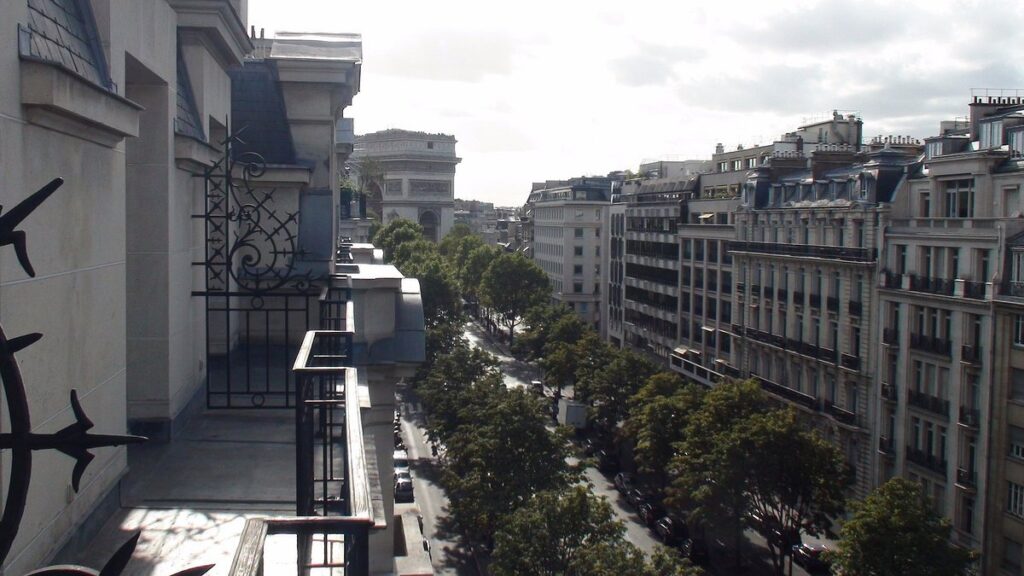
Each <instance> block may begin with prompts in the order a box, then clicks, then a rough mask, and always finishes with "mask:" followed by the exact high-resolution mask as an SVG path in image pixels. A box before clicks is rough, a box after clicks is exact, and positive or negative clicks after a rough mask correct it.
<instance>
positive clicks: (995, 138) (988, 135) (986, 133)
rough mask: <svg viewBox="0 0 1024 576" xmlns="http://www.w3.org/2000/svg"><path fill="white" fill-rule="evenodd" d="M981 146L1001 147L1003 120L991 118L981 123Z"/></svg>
mask: <svg viewBox="0 0 1024 576" xmlns="http://www.w3.org/2000/svg"><path fill="white" fill-rule="evenodd" d="M979 131H980V133H981V134H980V136H979V138H978V139H979V140H980V143H981V147H982V148H983V149H984V148H999V147H1000V146H1002V145H1003V120H1002V119H1001V118H1000V119H999V120H989V121H986V122H982V123H981V124H980V130H979Z"/></svg>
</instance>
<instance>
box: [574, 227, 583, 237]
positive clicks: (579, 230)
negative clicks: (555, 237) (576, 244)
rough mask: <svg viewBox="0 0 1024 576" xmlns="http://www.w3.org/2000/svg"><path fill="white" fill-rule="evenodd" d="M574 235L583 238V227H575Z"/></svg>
mask: <svg viewBox="0 0 1024 576" xmlns="http://www.w3.org/2000/svg"><path fill="white" fill-rule="evenodd" d="M573 236H575V237H576V238H583V228H576V229H574V230H573Z"/></svg>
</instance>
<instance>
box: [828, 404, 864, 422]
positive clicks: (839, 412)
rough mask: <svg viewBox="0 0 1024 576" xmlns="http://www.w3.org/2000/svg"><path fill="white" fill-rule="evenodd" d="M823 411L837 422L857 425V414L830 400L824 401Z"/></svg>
mask: <svg viewBox="0 0 1024 576" xmlns="http://www.w3.org/2000/svg"><path fill="white" fill-rule="evenodd" d="M825 412H827V413H828V414H829V415H831V416H832V417H833V418H835V419H836V421H837V422H840V423H842V424H846V425H847V426H857V414H856V413H854V412H851V411H849V410H847V409H846V408H843V407H841V406H839V405H837V404H833V403H832V402H826V403H825Z"/></svg>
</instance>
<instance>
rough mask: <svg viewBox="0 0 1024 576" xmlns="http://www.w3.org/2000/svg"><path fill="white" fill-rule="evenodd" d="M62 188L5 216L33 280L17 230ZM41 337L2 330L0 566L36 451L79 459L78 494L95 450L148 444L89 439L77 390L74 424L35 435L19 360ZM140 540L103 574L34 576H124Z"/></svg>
mask: <svg viewBox="0 0 1024 576" xmlns="http://www.w3.org/2000/svg"><path fill="white" fill-rule="evenodd" d="M63 183H64V181H63V180H62V179H60V178H56V179H54V180H52V181H51V182H50V183H49V184H47V185H46V186H43V187H42V188H40V189H39V190H38V191H36V192H35V193H34V194H32V195H31V196H29V197H28V198H26V199H25V200H23V201H22V202H20V203H19V204H18V205H17V206H15V207H14V208H13V209H12V210H10V211H9V212H7V213H6V214H3V215H2V216H0V247H3V246H7V245H13V246H14V250H15V253H16V254H17V257H18V262H19V263H20V264H21V267H22V269H23V270H24V271H25V273H26V274H28V275H29V276H33V277H34V276H35V270H34V269H33V268H32V264H31V262H30V261H29V258H28V240H27V237H26V235H25V233H24V232H22V231H20V230H17V227H18V225H19V224H21V222H22V221H23V220H24V219H25V218H26V217H27V216H28V215H29V214H31V213H32V212H33V211H34V210H35V209H36V208H38V207H39V206H40V205H41V204H42V203H43V202H44V201H45V200H46V199H47V198H49V197H50V195H51V194H53V193H54V192H55V191H56V190H57V189H58V188H60V186H61V185H62V184H63ZM42 337H43V335H42V334H39V333H31V334H25V335H22V336H18V337H15V338H8V337H7V334H6V333H5V332H4V329H3V325H2V324H0V381H2V384H3V389H4V396H5V397H6V399H7V405H8V410H9V412H10V414H9V415H10V420H11V431H10V432H6V433H3V434H0V450H10V451H11V477H10V484H9V486H8V488H7V494H6V498H5V500H4V512H3V516H2V517H0V564H2V563H3V561H4V560H5V559H6V558H7V555H8V554H9V553H10V551H11V546H12V545H13V543H14V539H15V537H16V536H17V535H18V530H19V528H20V527H21V520H22V518H23V517H24V514H25V508H26V506H27V504H28V488H29V484H30V482H31V478H32V452H33V451H36V450H57V451H59V452H62V453H64V454H66V455H68V456H70V457H72V458H74V459H75V467H74V470H73V471H72V473H71V486H72V488H73V489H74V490H75V492H77V491H78V487H79V483H80V482H81V479H82V475H83V474H84V473H85V469H86V468H87V467H88V466H89V463H90V462H92V460H93V458H94V456H93V454H92V453H91V452H90V450H91V449H93V448H101V447H110V446H122V445H125V444H132V443H136V442H144V441H145V440H146V438H143V437H141V436H122V435H106V434H90V433H89V430H91V429H92V427H93V423H92V421H91V420H89V417H88V416H86V415H85V411H84V410H83V409H82V405H81V403H80V402H79V401H78V393H77V392H76V391H75V390H71V410H72V411H73V412H74V415H75V422H74V423H72V424H69V425H68V426H65V427H64V428H62V429H61V430H59V431H57V432H56V433H53V434H37V433H33V432H32V423H31V417H30V414H29V406H28V397H27V394H26V392H25V383H24V380H23V379H22V375H21V368H20V367H19V366H18V361H17V359H16V358H15V356H14V355H15V354H16V353H17V352H19V351H21V350H24V349H25V348H27V347H29V346H31V345H32V344H34V343H36V342H37V341H39V339H40V338H42ZM138 538H139V535H138V534H136V535H135V536H134V537H133V538H132V539H131V540H129V541H128V542H127V543H125V544H124V545H123V546H122V547H121V549H120V550H118V552H117V553H116V554H115V555H114V556H113V557H112V558H111V559H110V561H108V562H107V565H106V566H104V568H103V570H102V571H100V572H96V571H94V570H91V569H88V568H82V567H79V566H53V567H50V568H44V569H41V570H37V571H34V572H32V574H67V575H89V574H102V575H104V576H106V575H108V574H109V575H112V576H114V575H117V574H120V573H121V572H122V571H123V570H124V568H125V566H126V565H127V563H128V560H129V559H130V558H131V554H132V552H133V551H134V550H135V545H136V543H137V542H138ZM211 567H212V565H211V566H200V567H196V568H191V569H189V570H186V571H184V572H179V573H178V575H180V576H185V575H190V576H198V575H199V574H203V573H205V572H206V571H208V570H209V569H210V568H211ZM178 575H176V576H178Z"/></svg>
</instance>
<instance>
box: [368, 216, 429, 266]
mask: <svg viewBox="0 0 1024 576" xmlns="http://www.w3.org/2000/svg"><path fill="white" fill-rule="evenodd" d="M422 238H423V227H422V226H420V225H419V224H417V223H415V222H413V221H412V220H405V219H403V218H399V219H397V220H394V221H392V222H391V223H389V224H388V225H387V226H384V227H382V228H380V229H379V230H377V232H376V233H375V234H374V235H373V240H372V242H373V245H374V246H376V247H377V248H380V249H381V250H383V251H384V259H385V260H386V261H388V262H391V261H392V259H393V258H394V255H395V250H396V249H397V248H398V247H399V246H400V245H401V244H402V243H404V242H411V241H413V240H420V239H422Z"/></svg>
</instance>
